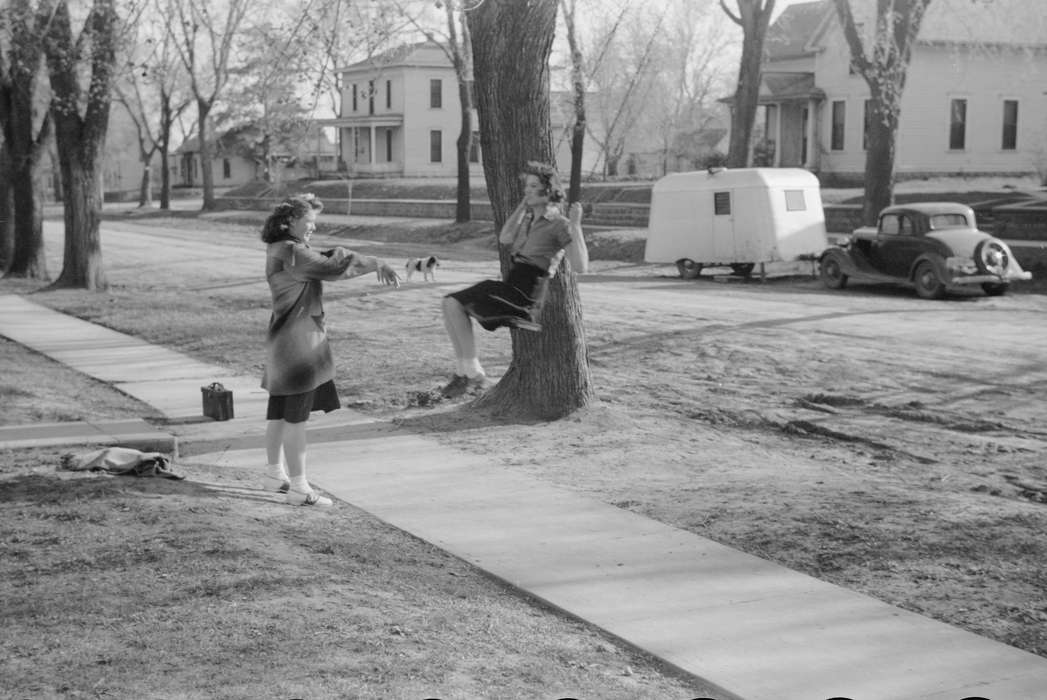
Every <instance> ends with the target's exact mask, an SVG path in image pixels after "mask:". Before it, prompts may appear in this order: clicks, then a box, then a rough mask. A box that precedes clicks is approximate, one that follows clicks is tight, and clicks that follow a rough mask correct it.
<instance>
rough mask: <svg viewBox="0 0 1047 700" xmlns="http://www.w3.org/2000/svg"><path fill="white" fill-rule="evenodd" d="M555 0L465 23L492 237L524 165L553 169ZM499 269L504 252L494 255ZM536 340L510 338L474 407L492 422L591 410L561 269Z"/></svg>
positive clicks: (513, 201) (492, 1)
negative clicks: (502, 369) (505, 361)
mask: <svg viewBox="0 0 1047 700" xmlns="http://www.w3.org/2000/svg"><path fill="white" fill-rule="evenodd" d="M556 5H557V2H556V0H533V1H531V2H526V3H523V2H516V1H515V0H486V2H484V3H483V4H482V5H480V6H479V7H478V8H477V9H475V10H473V11H472V12H470V13H469V27H470V30H471V33H472V37H473V58H474V61H475V76H476V87H477V91H476V92H477V110H478V112H479V115H480V144H481V148H482V150H483V163H484V174H485V175H486V178H487V191H488V192H489V193H490V197H491V204H492V206H493V207H494V212H495V223H496V226H497V227H498V228H500V227H501V225H502V224H503V223H504V222H505V220H506V219H507V218H508V216H509V214H510V213H511V212H512V211H513V209H514V208H515V207H516V205H517V204H518V203H519V201H520V199H521V198H522V195H523V189H522V185H521V182H520V178H519V173H520V172H521V171H522V169H523V166H524V165H525V164H526V163H527V161H529V160H539V161H545V162H548V163H554V162H555V159H554V156H553V150H552V141H551V138H550V123H549V52H550V50H551V47H552V41H553V31H554V27H555V22H556ZM499 253H500V258H501V261H502V268H503V270H505V268H506V267H507V265H508V255H507V249H506V248H505V247H502V248H501V249H500V251H499ZM538 320H539V321H540V322H541V324H542V326H543V329H542V331H541V332H539V333H533V332H529V331H519V330H515V329H514V330H512V331H511V332H512V344H513V359H512V362H511V363H510V365H509V369H508V370H507V371H506V373H505V376H503V377H502V379H501V381H500V382H499V383H498V384H497V385H496V386H495V387H494V388H493V389H491V390H490V391H489V392H488V393H487V394H485V395H484V396H482V397H480V399H478V400H477V402H476V405H477V406H478V407H481V408H490V409H493V411H494V412H495V413H496V414H500V415H517V416H531V417H539V418H543V419H548V420H552V419H556V418H560V417H562V416H565V415H568V414H569V413H571V412H572V411H574V410H576V409H578V408H582V407H584V406H587V405H589V404H590V403H591V402H592V401H593V397H594V392H593V386H592V375H591V373H590V371H589V363H588V359H587V357H586V354H587V353H586V343H585V332H584V328H583V326H582V311H581V304H580V303H579V298H578V285H577V282H576V280H575V277H574V274H573V273H572V272H571V270H570V265H569V264H567V262H566V260H565V261H564V263H563V264H562V265H561V268H560V270H559V272H558V274H557V275H556V276H555V277H554V278H553V279H552V280H550V284H549V293H548V296H547V298H546V300H545V304H544V306H543V309H542V313H541V317H540V318H539V319H538Z"/></svg>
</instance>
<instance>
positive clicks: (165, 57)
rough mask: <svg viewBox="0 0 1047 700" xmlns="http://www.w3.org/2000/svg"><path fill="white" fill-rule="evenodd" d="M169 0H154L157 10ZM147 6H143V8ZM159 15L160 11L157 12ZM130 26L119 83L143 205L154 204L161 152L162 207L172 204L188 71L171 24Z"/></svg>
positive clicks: (186, 103) (186, 104)
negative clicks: (177, 127) (175, 132)
mask: <svg viewBox="0 0 1047 700" xmlns="http://www.w3.org/2000/svg"><path fill="white" fill-rule="evenodd" d="M164 2H166V0H150V3H149V5H148V7H150V8H151V9H152V10H153V11H154V13H155V12H156V10H157V8H158V7H160V3H164ZM145 7H147V5H145V4H143V5H142V6H141V7H140V9H144V8H145ZM153 16H155V15H153ZM142 19H145V18H144V17H141V16H140V18H136V21H134V22H133V23H129V24H128V32H127V33H126V40H125V47H126V48H125V53H126V57H125V61H124V68H125V70H124V71H123V73H122V74H121V75H120V78H119V80H117V81H116V83H115V85H114V91H115V93H116V96H117V99H118V100H119V101H120V103H121V104H122V105H123V106H124V108H125V109H126V110H127V113H128V114H129V115H130V117H131V120H132V122H133V123H134V125H135V130H136V132H137V135H138V154H139V160H140V161H141V163H142V180H141V186H140V188H139V195H138V205H139V206H142V207H144V206H149V205H151V204H152V191H153V183H152V167H151V166H152V159H153V157H154V156H155V155H157V154H159V156H160V208H161V209H170V208H171V174H170V164H169V159H170V144H171V130H172V129H173V127H174V122H175V121H176V120H177V119H178V118H179V117H180V116H181V114H182V113H183V112H184V111H185V110H186V109H187V108H188V107H189V105H190V103H191V101H192V100H191V97H190V95H189V92H188V89H187V86H186V84H185V73H184V71H183V69H182V66H181V63H180V61H179V59H178V56H177V54H176V53H175V48H174V38H173V37H172V35H171V32H169V31H167V30H166V28H159V29H158V28H157V27H156V26H155V24H153V23H151V22H150V23H148V24H147V23H146V22H145V21H141V20H142Z"/></svg>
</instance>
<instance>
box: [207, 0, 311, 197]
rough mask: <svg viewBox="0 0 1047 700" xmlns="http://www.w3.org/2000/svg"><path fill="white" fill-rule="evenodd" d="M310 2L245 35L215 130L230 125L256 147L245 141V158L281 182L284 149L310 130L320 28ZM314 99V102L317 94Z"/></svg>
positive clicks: (279, 11)
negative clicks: (308, 88)
mask: <svg viewBox="0 0 1047 700" xmlns="http://www.w3.org/2000/svg"><path fill="white" fill-rule="evenodd" d="M319 2H320V0H309V1H308V2H307V3H306V5H305V6H304V7H300V6H295V7H290V6H283V7H274V8H272V9H271V10H270V12H269V13H267V15H266V19H265V21H259V22H252V23H251V24H250V25H249V26H246V27H244V28H243V29H242V30H241V32H240V35H241V41H240V56H241V60H240V61H239V62H238V65H236V66H231V67H230V68H229V83H228V86H227V88H226V91H225V95H224V97H223V103H224V105H225V108H226V109H225V111H224V113H219V112H217V111H216V112H215V114H214V116H215V120H214V122H215V125H216V127H217V126H218V125H220V124H223V123H224V124H228V125H229V126H231V127H233V128H235V129H238V130H239V132H240V134H241V135H242V136H247V135H248V134H249V133H250V134H251V135H252V136H253V137H254V142H253V143H250V144H248V143H246V141H244V140H243V139H241V140H240V143H239V146H240V147H241V150H244V148H243V147H246V150H244V152H243V153H242V155H245V156H249V157H250V158H252V159H253V160H255V162H256V164H257V165H259V166H260V167H261V171H262V177H263V178H264V179H265V180H266V181H267V182H270V183H273V182H275V181H278V180H279V179H280V178H279V167H278V166H279V165H280V163H282V162H284V161H285V160H286V158H287V156H288V155H289V154H288V153H287V152H286V149H285V148H284V146H286V145H288V144H294V143H297V142H300V141H301V140H302V139H303V138H304V136H305V134H306V133H308V130H309V115H310V113H311V111H312V108H311V107H309V106H306V105H303V104H302V99H303V98H306V97H307V96H305V95H300V93H301V86H302V85H305V84H315V80H314V77H313V76H312V75H311V73H312V66H311V63H312V61H313V60H314V57H315V56H314V54H315V52H314V51H313V50H312V46H311V44H312V43H313V39H312V36H313V33H314V32H315V31H317V30H319V29H320V27H319V26H318V24H317V22H316V19H315V18H314V6H315V5H318V4H319ZM311 97H312V98H313V100H314V105H315V99H316V97H317V92H316V91H315V90H314V91H313V94H312V95H311Z"/></svg>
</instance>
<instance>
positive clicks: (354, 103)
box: [353, 83, 357, 112]
mask: <svg viewBox="0 0 1047 700" xmlns="http://www.w3.org/2000/svg"><path fill="white" fill-rule="evenodd" d="M356 97H357V90H356V83H353V111H354V112H355V111H356V108H357V106H356Z"/></svg>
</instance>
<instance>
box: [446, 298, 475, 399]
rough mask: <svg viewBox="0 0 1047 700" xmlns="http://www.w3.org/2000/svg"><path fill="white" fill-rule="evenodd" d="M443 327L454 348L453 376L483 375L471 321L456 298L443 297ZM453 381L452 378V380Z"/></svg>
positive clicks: (471, 377)
mask: <svg viewBox="0 0 1047 700" xmlns="http://www.w3.org/2000/svg"><path fill="white" fill-rule="evenodd" d="M443 317H444V327H445V328H446V329H447V335H448V336H449V337H450V338H451V346H452V347H453V348H454V359H455V378H456V379H457V378H458V377H465V378H466V379H474V380H475V379H477V378H479V377H483V376H485V375H484V368H483V365H481V364H480V358H479V357H478V356H477V354H476V338H475V336H474V335H473V322H472V319H470V318H469V315H468V314H467V313H465V307H463V306H462V305H461V304H460V303H459V302H458V300H457V299H454V298H452V297H444V300H443ZM452 381H453V380H452Z"/></svg>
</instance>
